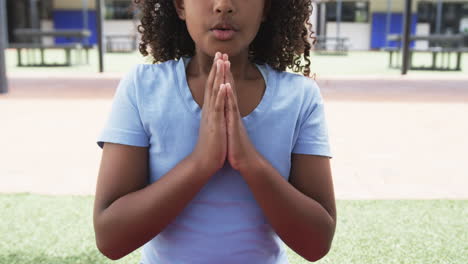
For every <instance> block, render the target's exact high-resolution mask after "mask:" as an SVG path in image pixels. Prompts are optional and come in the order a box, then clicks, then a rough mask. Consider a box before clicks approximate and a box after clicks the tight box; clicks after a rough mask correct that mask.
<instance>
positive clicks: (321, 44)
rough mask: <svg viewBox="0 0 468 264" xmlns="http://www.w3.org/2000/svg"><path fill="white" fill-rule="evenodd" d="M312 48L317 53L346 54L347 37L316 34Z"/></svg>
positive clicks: (347, 46)
mask: <svg viewBox="0 0 468 264" xmlns="http://www.w3.org/2000/svg"><path fill="white" fill-rule="evenodd" d="M316 40H317V43H316V44H315V45H314V50H315V52H316V53H317V54H319V55H347V54H348V50H349V46H350V45H349V39H348V38H345V37H324V36H317V37H316Z"/></svg>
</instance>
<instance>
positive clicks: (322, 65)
mask: <svg viewBox="0 0 468 264" xmlns="http://www.w3.org/2000/svg"><path fill="white" fill-rule="evenodd" d="M45 54H46V61H47V62H49V63H51V62H62V63H63V62H64V61H65V55H64V52H63V50H47V51H46V53H45ZM413 59H414V61H415V65H418V66H422V65H426V66H428V65H430V62H431V56H430V54H426V53H417V54H415V55H414V58H413ZM454 62H455V57H453V58H452V59H451V63H452V65H453V64H454ZM6 63H7V72H12V73H15V72H26V73H27V72H32V71H34V72H44V73H49V74H54V73H75V72H84V73H86V72H88V73H92V72H97V70H98V56H97V50H91V51H90V64H88V65H78V66H73V67H48V68H47V67H46V68H44V67H17V66H16V63H17V59H16V51H15V50H14V49H8V50H7V51H6ZM137 63H149V61H148V58H144V57H142V56H141V55H140V54H139V53H138V52H133V53H106V54H105V56H104V70H105V71H106V72H119V73H123V72H127V71H128V70H129V69H130V68H131V67H132V65H135V64H137ZM387 65H388V53H387V52H381V51H351V52H349V54H348V55H347V56H323V55H317V54H312V57H311V71H312V73H316V74H317V77H320V76H336V75H339V76H350V75H385V76H398V75H400V70H398V69H389V68H388V67H387ZM461 68H462V71H459V72H434V71H409V75H415V76H417V75H423V76H432V75H438V76H466V75H468V53H464V54H463V59H462V66H461Z"/></svg>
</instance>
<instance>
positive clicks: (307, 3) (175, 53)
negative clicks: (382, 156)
mask: <svg viewBox="0 0 468 264" xmlns="http://www.w3.org/2000/svg"><path fill="white" fill-rule="evenodd" d="M134 1H135V3H136V4H137V7H138V8H139V9H140V10H141V11H142V12H141V24H140V25H138V32H139V33H141V34H142V35H141V41H140V43H139V50H140V53H141V54H142V55H143V56H148V55H151V57H152V59H153V63H158V62H164V61H168V60H172V59H180V58H181V57H183V56H188V57H191V56H193V55H194V53H195V43H194V41H193V40H192V38H191V37H190V35H189V33H188V30H187V27H186V24H185V21H183V20H181V19H180V18H179V17H178V15H177V13H176V10H175V7H174V4H173V1H168V0H134ZM270 1H271V6H270V9H269V12H268V15H267V19H266V20H265V21H264V22H263V23H262V24H261V25H260V29H259V31H258V33H257V35H256V37H255V39H254V40H253V41H252V43H251V44H250V46H249V60H250V61H251V62H254V63H257V64H265V63H266V64H268V65H270V67H272V68H273V69H275V70H278V71H285V70H286V69H287V68H288V69H291V70H293V71H294V72H298V73H301V74H303V75H304V76H309V75H310V50H311V44H314V43H315V39H314V38H313V37H312V33H313V31H312V28H311V24H310V22H309V17H310V15H311V13H312V2H311V0H270ZM309 38H310V39H311V40H313V43H309ZM148 48H149V49H148Z"/></svg>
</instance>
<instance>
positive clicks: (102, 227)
mask: <svg viewBox="0 0 468 264" xmlns="http://www.w3.org/2000/svg"><path fill="white" fill-rule="evenodd" d="M213 173H214V172H213V171H211V170H209V169H204V167H202V166H200V164H198V163H197V161H196V160H194V159H193V158H191V156H188V157H187V158H186V159H184V160H183V161H181V162H180V163H179V164H178V165H176V166H175V167H174V168H173V169H172V170H170V171H169V172H168V173H167V174H165V175H164V176H163V177H161V178H160V179H159V180H157V181H156V182H154V183H152V184H151V185H148V186H147V187H145V188H143V189H141V190H138V191H135V192H132V193H129V194H127V195H125V196H123V197H120V198H119V199H117V200H116V201H114V202H113V203H112V204H111V205H110V206H109V207H108V208H106V209H105V210H103V211H102V212H101V213H100V215H99V217H98V218H97V219H98V220H97V222H96V228H95V229H96V238H97V241H98V246H99V245H100V250H101V251H103V253H104V254H106V255H107V256H108V257H109V258H112V259H118V258H121V257H123V256H125V255H127V254H129V253H130V252H132V251H134V250H135V249H137V248H139V247H140V246H142V245H143V244H145V243H146V242H148V241H149V240H151V239H152V238H153V237H155V236H156V235H157V234H159V233H160V232H161V231H162V230H163V229H164V228H165V227H166V226H167V225H168V224H169V223H171V222H172V221H173V220H174V219H175V218H176V217H177V215H179V214H180V212H181V211H182V210H183V209H184V208H185V207H186V205H187V204H188V203H189V202H190V201H191V200H192V199H193V197H194V196H195V195H196V194H197V193H198V192H199V191H200V189H201V188H202V187H203V186H204V185H205V183H206V182H207V181H208V180H209V178H210V176H211V175H212V174H213Z"/></svg>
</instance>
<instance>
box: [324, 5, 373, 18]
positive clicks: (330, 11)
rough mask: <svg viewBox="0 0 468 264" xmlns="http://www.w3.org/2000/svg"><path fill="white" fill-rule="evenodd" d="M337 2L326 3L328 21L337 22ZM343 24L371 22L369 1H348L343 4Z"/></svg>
mask: <svg viewBox="0 0 468 264" xmlns="http://www.w3.org/2000/svg"><path fill="white" fill-rule="evenodd" d="M336 7H337V3H336V2H327V3H326V13H327V21H336V20H337V16H336ZM341 21H342V22H359V23H367V22H369V2H368V1H346V2H342V3H341Z"/></svg>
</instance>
